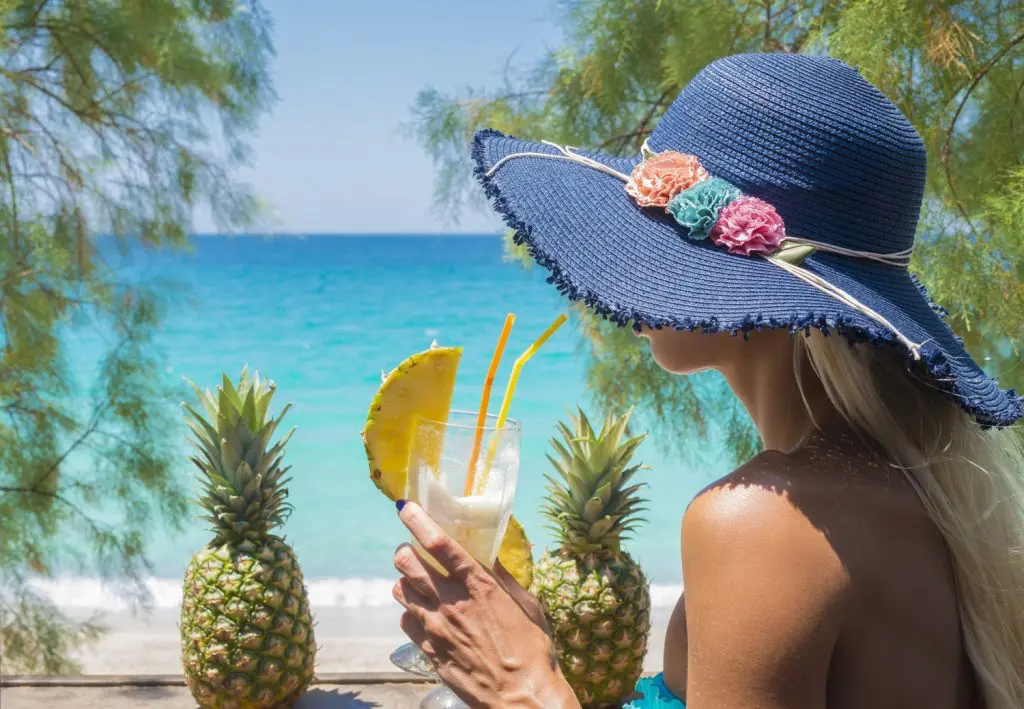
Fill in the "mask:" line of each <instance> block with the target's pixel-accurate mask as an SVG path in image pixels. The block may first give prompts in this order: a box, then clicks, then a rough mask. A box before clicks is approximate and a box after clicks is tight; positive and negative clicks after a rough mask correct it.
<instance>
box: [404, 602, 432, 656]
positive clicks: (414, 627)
mask: <svg viewBox="0 0 1024 709" xmlns="http://www.w3.org/2000/svg"><path fill="white" fill-rule="evenodd" d="M398 624H399V626H400V627H401V628H402V632H403V633H405V635H406V637H407V638H409V640H411V641H412V642H413V643H414V644H415V645H416V647H418V648H419V649H420V650H422V651H423V652H425V653H427V655H428V656H433V655H434V654H435V653H434V646H433V644H432V643H431V642H430V638H429V637H428V636H427V631H426V629H424V627H423V622H422V621H421V620H420V619H419V618H417V617H416V615H415V614H414V613H412V612H411V611H406V612H405V613H403V614H402V617H401V619H400V620H399V621H398Z"/></svg>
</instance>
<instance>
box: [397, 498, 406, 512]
mask: <svg viewBox="0 0 1024 709" xmlns="http://www.w3.org/2000/svg"><path fill="white" fill-rule="evenodd" d="M406 502H408V500H397V501H396V502H395V507H397V508H398V511H399V512H401V511H402V508H404V507H405V503H406Z"/></svg>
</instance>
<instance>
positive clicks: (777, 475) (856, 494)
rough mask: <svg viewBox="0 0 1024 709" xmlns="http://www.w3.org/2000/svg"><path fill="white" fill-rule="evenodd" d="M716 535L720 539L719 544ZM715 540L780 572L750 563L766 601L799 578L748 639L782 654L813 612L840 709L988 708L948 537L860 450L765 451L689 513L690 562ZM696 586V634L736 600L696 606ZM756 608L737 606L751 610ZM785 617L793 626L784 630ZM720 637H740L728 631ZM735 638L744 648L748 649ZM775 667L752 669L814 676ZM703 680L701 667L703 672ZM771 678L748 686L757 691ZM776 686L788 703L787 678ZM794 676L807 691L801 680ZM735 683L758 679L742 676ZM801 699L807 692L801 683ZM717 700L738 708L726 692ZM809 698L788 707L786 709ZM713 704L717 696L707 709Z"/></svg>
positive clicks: (674, 641)
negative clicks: (784, 639) (964, 630)
mask: <svg viewBox="0 0 1024 709" xmlns="http://www.w3.org/2000/svg"><path fill="white" fill-rule="evenodd" d="M694 517H697V518H698V519H694ZM709 525H718V526H720V527H721V529H720V530H719V531H718V533H715V532H714V531H712V532H710V534H709V533H708V532H707V531H706V528H707V527H708V526H709ZM702 527H703V528H705V531H704V532H699V531H698V532H697V533H696V534H694V535H693V536H695V537H696V539H695V540H688V538H687V534H686V530H687V528H690V529H694V528H702ZM715 537H717V538H719V539H721V538H722V537H725V538H726V540H727V543H728V544H729V545H730V548H731V549H733V550H735V551H734V552H731V553H730V554H729V555H728V556H729V557H732V558H731V559H729V558H725V557H722V556H721V555H719V564H730V563H742V561H741V560H742V559H748V558H751V557H761V560H762V561H766V562H767V563H765V564H761V563H758V564H756V565H754V566H753V569H754V570H753V572H751V565H749V564H748V565H747V568H746V572H747V573H748V574H749V576H748V581H747V583H746V586H747V589H748V590H754V592H755V593H759V592H762V589H763V593H765V594H767V593H769V592H770V589H771V588H772V583H773V579H774V578H776V577H782V579H783V581H786V579H787V578H788V585H787V591H788V588H792V586H793V583H794V582H796V585H797V587H799V588H801V589H802V593H798V594H789V595H787V597H786V598H784V599H782V600H780V599H777V598H773V599H768V598H764V599H763V601H764V604H766V605H767V606H768V609H767V610H766V611H765V612H764V617H763V618H762V623H761V624H760V625H759V628H756V629H755V631H754V632H751V633H750V634H749V637H748V638H746V640H747V641H749V647H747V648H746V649H747V650H748V651H750V652H753V653H755V654H756V653H757V649H755V646H763V645H764V644H765V643H768V644H769V645H770V644H771V642H772V641H771V640H770V639H767V638H769V636H771V635H773V634H775V633H781V634H788V635H792V632H791V631H790V630H788V629H787V626H788V625H789V624H791V623H792V618H798V617H800V616H801V614H806V621H807V622H808V623H812V624H814V625H815V626H816V627H815V628H814V629H811V630H807V635H808V637H809V638H810V637H812V636H814V635H820V636H827V637H819V638H818V639H817V640H811V642H815V643H819V642H820V644H818V645H816V647H815V649H814V650H813V651H815V652H819V653H821V652H822V650H823V649H825V648H827V651H826V654H827V655H828V657H827V658H823V661H824V660H827V667H826V668H825V671H824V673H823V677H825V678H826V679H825V680H824V682H823V684H822V686H821V687H820V689H821V691H823V692H824V693H825V700H826V701H825V704H826V705H827V706H828V707H829V709H846V708H851V709H852V708H857V709H860V708H862V707H868V706H870V707H873V709H887V708H889V707H891V708H893V709H903V708H905V707H927V708H928V709H975V708H976V707H978V706H980V704H979V703H977V702H976V699H975V698H976V696H977V690H976V687H975V683H974V680H973V673H972V671H971V669H970V665H969V662H968V660H967V657H966V653H965V650H964V646H963V643H962V641H961V631H960V620H959V612H958V607H957V600H956V587H955V581H954V578H953V571H952V566H951V563H950V560H949V557H948V554H947V550H946V545H945V543H944V541H943V538H942V535H941V534H940V532H939V530H938V529H937V528H936V527H935V525H934V523H933V522H932V521H931V519H930V518H929V517H928V514H927V512H926V510H925V509H924V507H923V505H922V504H921V501H920V499H919V498H918V496H917V494H916V492H915V491H914V489H913V487H912V486H911V484H910V483H909V482H908V480H907V479H906V477H905V476H904V475H903V473H901V472H900V470H898V469H897V468H895V467H893V466H890V465H888V464H886V463H885V462H884V460H883V459H882V458H881V456H879V455H877V454H874V453H870V452H866V450H865V446H864V444H863V443H861V442H860V441H856V440H854V439H853V438H852V437H849V438H843V437H841V438H830V439H826V438H824V437H821V436H817V435H816V436H814V437H813V438H812V439H810V440H809V441H808V442H807V443H806V444H805V445H804V446H802V447H801V448H800V449H799V450H797V451H795V452H793V453H791V454H788V455H784V454H781V453H775V452H767V453H764V454H762V455H760V456H758V457H757V458H756V459H755V460H753V461H751V462H750V463H749V464H747V465H745V466H743V467H742V468H740V469H739V470H737V471H736V472H734V473H732V474H731V475H729V476H727V477H725V478H723V479H722V480H720V481H718V482H717V483H715V484H714V485H713V486H711V487H709V488H708V489H707V490H705V491H704V492H703V493H702V494H701V495H700V496H698V498H697V499H696V500H695V501H694V503H693V505H691V508H690V509H689V510H688V511H687V514H686V518H685V519H684V538H683V544H684V559H685V558H686V557H687V556H690V557H691V558H694V557H697V558H701V557H704V556H709V555H707V554H704V553H702V550H701V549H693V548H692V544H693V543H697V544H701V543H702V542H704V541H705V540H707V539H709V538H715ZM714 544H715V542H712V545H714ZM744 548H745V549H746V551H744V550H743V549H744ZM766 556H767V557H770V558H767V559H765V557H766ZM698 563H699V562H698ZM685 565H686V564H685V561H684V566H685ZM757 569H761V570H763V572H764V573H763V574H762V573H759V572H758V571H757ZM738 573H744V570H743V569H740V570H739V571H738ZM691 576H692V578H691ZM762 576H766V577H767V578H764V577H762ZM797 577H800V578H797ZM684 580H685V582H686V584H687V597H688V603H687V606H688V615H689V617H690V618H691V624H693V623H694V622H696V623H700V620H699V619H698V620H696V621H694V620H693V615H694V614H695V613H712V614H723V613H725V614H727V613H728V612H729V608H728V605H729V604H730V602H731V599H729V598H728V597H723V596H722V594H718V593H716V594H714V596H715V598H714V600H713V601H712V603H714V604H716V607H714V608H711V607H708V605H707V603H704V602H700V607H699V608H696V607H694V606H695V605H696V603H695V599H697V598H700V597H702V596H704V594H701V584H702V576H701V574H700V569H699V568H698V569H696V570H692V569H691V572H690V573H687V575H686V576H685V579H684ZM819 601H820V603H819ZM743 603H744V602H743V601H742V600H741V601H738V607H737V610H738V611H740V612H743V611H742V610H741V608H742V605H743ZM759 605H760V604H759ZM819 613H820V614H819ZM776 616H785V617H786V619H783V620H779V622H778V623H777V624H776V623H775V619H776ZM680 620H681V617H680V616H679V614H677V615H676V618H675V620H674V622H673V627H670V629H669V642H668V643H666V645H667V646H669V645H674V646H676V647H678V646H679V640H680V638H679V635H680V628H679V626H680V625H681V623H680ZM709 627H711V626H710V625H709ZM718 630H720V628H719V629H718ZM682 632H685V628H684V629H683V630H682ZM709 637H710V636H709ZM715 637H716V638H722V637H727V636H724V635H723V634H722V633H720V632H718V631H717V630H716V632H715ZM730 637H731V641H732V642H734V643H735V644H736V645H737V646H738V647H739V648H740V651H741V652H742V651H743V649H744V648H743V643H744V641H745V640H744V639H743V638H737V637H736V636H735V635H734V634H732V635H731V636H730ZM695 640H696V641H697V642H698V643H700V642H701V639H700V638H692V637H691V638H690V643H689V646H690V648H691V652H693V650H692V648H693V647H694V641H695ZM808 651H811V650H810V648H808ZM798 654H799V653H798ZM692 659H693V658H691V661H692ZM767 661H768V662H770V663H778V666H777V667H773V668H769V669H767V670H766V669H765V668H764V667H763V666H758V667H753V668H752V672H755V673H761V672H765V674H767V675H773V674H774V675H777V674H778V673H780V672H782V673H784V672H788V671H790V669H793V670H795V671H796V673H797V674H799V672H800V671H801V668H803V669H804V670H805V669H806V668H807V667H808V664H807V663H806V657H805V658H800V657H794V663H802V664H801V665H800V666H799V667H792V668H790V667H787V665H788V664H790V663H789V662H788V661H787V660H786V659H785V658H781V659H780V658H778V657H775V658H767ZM670 662H673V663H674V664H678V657H666V678H667V680H668V682H669V685H670V686H674V687H675V688H676V689H677V690H678V691H680V692H681V690H682V688H681V687H680V686H679V683H680V679H679V676H678V673H673V672H672V671H671V670H670V669H669V667H670V664H669V663H670ZM690 671H691V673H692V672H694V671H699V670H695V669H693V665H692V664H691V670H690ZM673 675H675V676H673ZM763 679H764V678H749V683H751V684H757V683H759V682H761V681H762V680H763ZM773 679H774V680H776V681H779V684H780V686H782V687H783V689H782V690H781V692H782V693H785V691H786V690H785V689H784V686H785V685H786V680H785V678H781V680H780V678H779V677H777V676H776V677H774V678H773ZM792 679H793V682H794V684H795V683H797V682H798V680H799V678H798V677H796V676H794V677H793V678H792ZM734 680H735V681H736V682H737V684H738V685H743V684H745V683H747V679H745V678H743V677H734ZM701 684H704V683H701ZM691 686H692V685H691ZM799 691H800V692H806V691H807V690H806V687H805V686H801V688H800V690H799ZM814 691H815V690H813V689H812V690H811V692H812V693H813V692H814ZM716 694H717V692H716ZM717 699H718V700H719V701H726V702H728V701H729V699H728V698H727V696H725V695H718V696H717ZM736 700H737V701H742V698H740V697H736ZM798 701H799V698H798V697H794V696H784V697H780V705H781V706H790V705H796V704H792V703H793V702H798ZM711 704H712V702H711V701H710V699H706V700H705V701H704V702H700V703H699V705H701V706H703V705H711Z"/></svg>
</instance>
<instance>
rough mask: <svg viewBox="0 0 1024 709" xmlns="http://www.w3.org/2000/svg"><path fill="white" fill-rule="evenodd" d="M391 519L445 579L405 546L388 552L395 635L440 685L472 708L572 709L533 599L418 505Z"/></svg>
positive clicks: (569, 693) (571, 698)
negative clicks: (396, 611) (397, 618)
mask: <svg viewBox="0 0 1024 709" xmlns="http://www.w3.org/2000/svg"><path fill="white" fill-rule="evenodd" d="M399 516H400V518H401V520H402V522H403V523H404V524H405V526H406V527H408V528H409V531H410V532H412V535H413V537H414V538H415V539H416V540H417V541H418V542H419V543H420V545H421V546H422V547H423V549H425V550H426V551H427V553H428V554H430V555H431V556H432V557H433V558H434V559H435V560H437V562H438V564H440V565H441V566H442V567H443V568H444V569H445V571H446V573H447V574H448V575H447V577H446V576H443V575H441V574H440V573H438V572H437V571H436V570H435V569H434V568H433V567H432V566H430V564H428V563H427V562H426V561H424V560H423V559H422V558H421V557H420V556H419V555H418V554H417V553H416V552H415V551H414V550H413V548H412V547H411V546H409V545H408V544H403V545H402V546H400V547H399V548H398V551H396V552H395V568H396V569H398V571H399V572H401V574H402V578H401V579H399V580H398V583H396V584H395V587H394V591H393V592H394V596H395V599H396V600H397V601H398V602H399V603H401V604H402V606H404V607H405V609H406V610H405V613H404V614H403V615H402V630H404V631H405V634H406V635H408V636H409V638H410V639H411V640H412V641H413V642H414V643H416V644H417V645H418V646H419V647H420V649H422V650H423V652H425V653H426V654H427V656H428V657H430V659H431V660H433V662H434V664H435V665H436V667H437V671H438V674H440V675H441V678H442V679H443V680H444V681H445V683H447V685H448V686H449V687H450V688H451V689H452V690H453V691H454V692H455V693H456V694H457V695H459V697H460V698H461V699H462V700H463V701H465V702H466V703H467V704H469V705H470V706H472V707H495V708H501V709H513V708H517V707H537V708H539V709H560V708H561V707H567V708H568V707H574V708H575V707H579V702H577V700H576V698H575V696H574V695H573V693H572V690H571V689H570V687H569V685H568V683H566V681H565V679H564V678H563V677H562V674H561V671H560V670H559V667H558V662H557V660H556V659H555V654H554V646H553V644H552V642H551V638H550V637H549V636H548V634H547V626H546V623H545V621H544V616H543V614H542V613H541V612H540V608H539V607H538V606H537V603H536V601H535V600H534V599H533V598H532V597H531V596H530V595H529V594H528V593H526V591H524V590H523V589H522V587H520V586H519V585H518V584H516V583H515V581H514V580H512V578H511V576H509V575H508V573H507V572H506V571H504V569H500V568H499V569H498V570H497V571H496V572H495V573H492V572H491V571H489V570H488V569H486V568H485V567H484V566H482V565H481V564H480V563H479V562H477V561H476V560H475V559H473V557H471V556H470V555H469V554H468V553H467V552H466V551H465V550H464V549H463V548H462V547H461V546H459V544H458V543H456V542H455V541H454V540H453V539H451V538H450V537H449V536H448V535H447V534H445V533H444V531H443V530H442V529H441V528H440V527H439V526H438V525H437V524H436V523H435V522H434V521H433V520H432V519H430V517H428V516H427V514H426V513H425V512H423V510H422V509H421V508H420V507H419V506H418V505H415V504H413V503H409V504H407V505H405V506H404V508H402V509H401V511H400V514H399Z"/></svg>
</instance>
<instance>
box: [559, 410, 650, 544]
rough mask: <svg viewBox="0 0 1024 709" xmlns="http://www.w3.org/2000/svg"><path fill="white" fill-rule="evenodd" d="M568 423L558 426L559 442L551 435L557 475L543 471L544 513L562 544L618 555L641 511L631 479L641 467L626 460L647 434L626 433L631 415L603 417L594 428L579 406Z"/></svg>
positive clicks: (637, 489) (639, 486) (637, 484)
mask: <svg viewBox="0 0 1024 709" xmlns="http://www.w3.org/2000/svg"><path fill="white" fill-rule="evenodd" d="M576 411H577V414H576V415H575V416H571V419H572V424H573V425H572V427H571V428H570V427H569V426H568V425H567V424H565V423H559V424H558V431H559V433H560V434H561V440H559V438H557V437H555V438H552V439H551V447H552V449H553V451H554V455H551V454H549V455H548V456H547V458H548V460H549V461H550V462H551V465H552V467H553V468H554V469H555V472H556V473H557V477H554V476H551V475H547V476H545V477H546V478H547V480H548V488H547V490H548V502H547V504H546V505H545V506H544V507H543V509H542V512H543V514H544V516H545V517H547V518H548V520H549V521H551V522H552V523H553V525H554V531H555V532H556V534H558V536H559V538H560V539H561V542H562V546H563V547H564V548H566V549H568V550H569V551H570V552H573V553H577V554H584V553H596V554H611V555H614V554H618V553H620V552H621V542H622V540H623V539H624V538H625V537H626V536H627V535H628V534H629V533H630V532H632V531H634V530H635V529H636V528H637V526H638V525H639V523H640V522H642V521H644V520H643V519H642V518H641V517H639V515H640V513H641V512H643V511H645V510H646V508H645V507H644V506H643V505H644V500H643V499H642V498H640V497H639V494H638V493H639V490H640V488H642V487H643V486H644V484H643V483H633V484H630V481H631V480H632V479H633V477H634V476H635V475H636V473H637V472H638V471H640V470H644V469H645V467H646V466H644V465H640V464H637V465H630V459H631V458H632V457H633V455H634V454H635V453H636V451H637V448H639V446H640V444H641V443H642V442H643V441H644V439H645V438H646V436H647V434H641V435H639V436H630V435H629V433H628V430H629V417H630V414H629V413H626V414H625V415H623V416H620V417H611V416H609V417H607V418H606V419H605V421H604V424H603V425H602V426H601V430H600V431H598V432H595V431H594V428H593V426H591V424H590V420H589V419H588V418H587V416H586V414H584V413H583V410H582V409H579V408H577V410H576Z"/></svg>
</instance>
